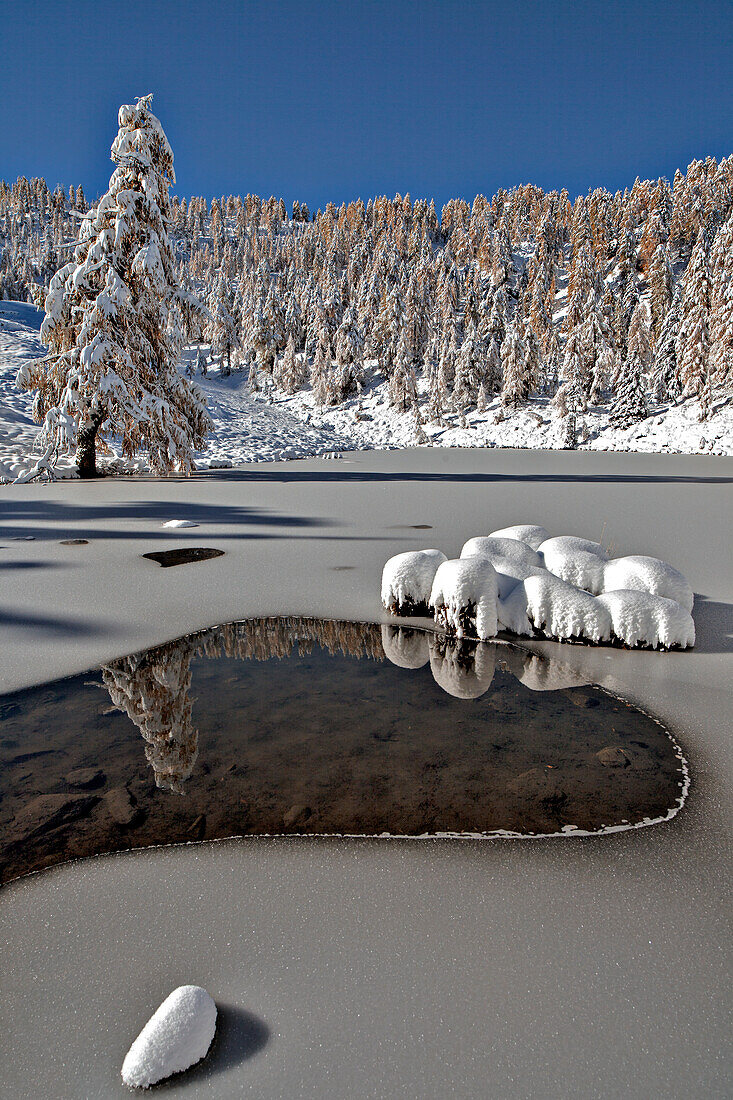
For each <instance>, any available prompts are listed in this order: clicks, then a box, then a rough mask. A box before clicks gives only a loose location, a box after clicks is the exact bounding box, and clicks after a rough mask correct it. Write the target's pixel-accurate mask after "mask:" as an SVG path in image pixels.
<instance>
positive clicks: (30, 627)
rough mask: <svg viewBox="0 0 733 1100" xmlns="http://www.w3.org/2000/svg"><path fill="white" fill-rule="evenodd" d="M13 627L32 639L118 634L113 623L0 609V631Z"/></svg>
mask: <svg viewBox="0 0 733 1100" xmlns="http://www.w3.org/2000/svg"><path fill="white" fill-rule="evenodd" d="M9 627H14V628H15V629H16V630H17V629H20V630H27V631H31V632H32V633H33V635H34V637H38V635H39V634H47V635H48V634H50V635H51V636H52V637H56V638H78V637H80V636H83V635H85V636H86V637H95V636H97V637H99V636H102V635H103V636H104V637H112V636H114V635H115V634H118V633H119V629H118V628H117V626H116V625H115V623H110V622H98V623H95V622H92V621H91V620H90V619H77V618H75V617H74V616H73V615H67V616H64V617H63V618H56V617H53V616H50V615H35V614H34V613H33V612H32V611H23V612H18V611H9V610H7V609H6V608H0V631H2V630H6V629H8V628H9Z"/></svg>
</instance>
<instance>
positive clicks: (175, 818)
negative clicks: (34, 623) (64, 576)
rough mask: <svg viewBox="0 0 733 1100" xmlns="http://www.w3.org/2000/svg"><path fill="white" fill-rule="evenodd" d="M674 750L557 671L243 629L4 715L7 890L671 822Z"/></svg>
mask: <svg viewBox="0 0 733 1100" xmlns="http://www.w3.org/2000/svg"><path fill="white" fill-rule="evenodd" d="M685 790H686V768H685V764H684V761H683V760H682V757H681V755H680V752H679V749H678V748H677V746H676V745H675V743H674V742H673V741H672V739H671V738H670V736H669V735H668V734H667V732H666V731H665V730H664V729H663V728H662V727H661V726H660V725H659V724H658V723H657V722H656V721H654V720H653V719H651V718H649V717H648V716H646V715H645V714H643V713H641V712H640V711H638V710H636V709H634V708H633V707H631V706H630V705H628V704H626V703H624V702H623V701H621V700H619V699H616V698H614V697H612V696H610V695H608V694H606V693H605V692H603V691H601V690H600V689H598V688H594V687H591V686H587V685H580V684H579V683H578V680H577V677H576V676H575V675H574V674H573V673H572V672H571V671H570V670H569V669H567V667H566V666H565V665H563V664H561V663H560V662H557V661H555V660H550V659H548V658H545V657H539V656H534V655H531V654H529V653H527V652H525V651H523V650H521V649H518V648H515V647H513V646H510V645H504V644H501V643H494V644H477V643H468V642H463V643H461V642H457V641H455V640H449V639H447V638H445V637H442V636H440V635H435V634H431V633H425V632H422V631H419V630H412V629H404V628H402V627H396V626H395V627H393V626H383V627H381V628H380V627H378V626H373V625H367V624H361V623H349V622H333V621H329V620H317V619H296V618H272V619H253V620H248V621H245V622H240V623H232V624H228V625H226V626H221V627H215V628H213V629H211V630H206V631H201V632H199V633H197V634H193V635H189V636H188V637H185V638H181V639H180V640H178V641H175V642H171V643H170V644H168V645H164V646H160V647H158V648H156V649H151V650H148V651H146V652H144V653H140V654H136V655H134V656H131V657H126V658H123V659H121V660H118V661H115V662H114V663H112V664H109V665H105V666H104V667H103V668H102V669H101V670H100V672H98V673H96V674H87V675H84V676H76V677H72V678H69V679H66V680H59V681H57V682H55V683H50V684H45V685H43V686H41V687H38V688H34V689H32V690H29V691H23V692H18V693H15V694H13V695H6V696H3V697H2V698H0V836H1V837H2V840H1V842H0V843H1V845H2V846H1V847H0V876H1V877H2V880H3V881H6V880H8V879H10V878H13V877H16V876H18V875H22V874H24V873H27V872H30V871H34V870H38V869H40V868H43V867H47V866H50V865H52V864H55V863H58V862H60V861H63V860H66V859H72V858H77V857H82V856H88V855H92V854H97V853H101V852H111V851H116V850H120V849H126V848H134V847H143V846H146V845H151V844H166V843H172V842H180V841H191V840H201V839H204V838H206V839H214V838H219V837H225V836H232V835H239V834H274V833H293V834H318V835H334V834H347V835H359V836H374V835H383V834H389V835H393V836H412V837H416V836H417V837H419V836H426V835H429V836H436V835H446V834H447V835H469V836H492V835H500V836H502V835H503V836H506V835H511V836H537V835H547V834H557V833H563V832H564V833H573V832H578V831H581V832H605V831H609V830H614V829H617V828H628V827H630V826H633V825H637V824H651V823H653V822H655V821H659V820H665V819H668V818H669V817H671V816H673V814H674V813H675V812H676V811H677V809H679V807H680V805H681V804H682V801H683V797H684V792H685Z"/></svg>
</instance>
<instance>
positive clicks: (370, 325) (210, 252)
mask: <svg viewBox="0 0 733 1100" xmlns="http://www.w3.org/2000/svg"><path fill="white" fill-rule="evenodd" d="M91 215H92V216H91V217H90V207H89V203H88V200H87V198H86V197H85V195H84V193H83V191H82V188H81V187H77V188H76V189H75V188H73V187H72V188H70V189H69V191H68V193H66V192H65V191H64V190H62V189H61V188H57V189H56V190H55V191H53V192H51V191H50V190H49V188H48V187H47V185H46V183H45V181H44V180H42V179H32V180H27V179H25V178H21V179H19V180H17V181H16V182H15V183H14V184H12V185H10V184H7V183H5V182H0V366H1V368H2V369H1V370H0V402H2V405H3V406H4V408H1V409H0V416H3V417H5V419H4V420H3V422H2V429H0V430H3V431H4V428H5V427H7V425H8V424H10V425H11V427H10V428H9V429H8V432H4V438H3V439H2V442H1V443H0V462H3V463H4V467H3V469H0V474H4V476H5V477H6V478H9V477H15V476H18V474H19V473H22V470H23V469H24V468H25V467H24V466H23V461H24V460H22V459H20V458H19V457H18V455H19V449H20V445H21V444H24V445H26V446H27V442H28V440H29V438H31V436H32V435H33V434H34V433H35V431H37V428H33V430H32V431H31V427H30V424H31V418H30V403H29V398H27V397H26V395H20V394H18V393H17V392H16V390H15V385H14V381H12V380H11V376H12V379H14V377H15V373H16V372H17V370H18V368H19V367H21V366H22V364H23V362H24V360H25V359H27V358H30V357H31V355H35V356H37V355H40V354H41V353H42V351H43V349H42V348H40V347H39V345H38V341H37V339H36V338H35V337H34V335H33V333H32V332H30V330H29V327H28V325H27V323H25V324H24V323H21V322H23V320H24V318H20V319H19V316H20V315H19V314H13V315H12V316H11V313H12V311H10V312H9V311H8V310H7V309H6V310H5V311H3V308H2V300H3V299H4V300H13V301H20V302H32V303H35V304H36V305H37V306H38V307H39V308H41V309H42V308H43V304H44V302H45V300H46V295H47V292H48V289H49V287H50V286H51V280H52V278H53V277H54V275H55V273H56V272H57V271H59V270H60V269H61V270H63V268H64V266H65V265H66V264H68V263H69V261H70V259H73V256H74V250H75V248H77V247H78V245H77V241H78V236H79V232H80V226H85V225H86V226H88V225H89V224H90V221H91V222H93V223H94V224H95V225H96V222H95V221H94V219H95V218H96V221H97V222H98V221H99V220H100V218H101V217H102V214H100V211H99V209H97V210H96V213H94V211H92V212H91ZM169 217H170V224H169V226H168V241H169V244H170V264H171V269H170V271H167V273H166V278H167V280H168V282H169V283H170V285H171V286H172V285H173V283H174V282H175V283H177V284H180V286H181V287H182V288H183V291H184V296H185V295H186V294H188V295H190V296H191V299H192V300H193V297H194V296H197V297H198V298H199V299H201V300H202V301H203V302H204V303H205V305H206V306H207V310H208V313H207V315H205V316H204V315H197V314H196V313H195V312H192V313H191V315H190V316H189V317H187V318H186V329H187V345H188V346H187V347H186V348H185V349H184V350H183V352H182V355H181V358H180V360H179V370H180V371H181V373H183V374H184V375H187V376H188V378H189V379H190V378H192V377H193V376H195V378H196V383H197V385H200V386H201V388H202V389H203V391H204V393H205V395H206V397H207V401H208V411H209V415H210V416H211V419H212V421H213V429H212V430H211V432H210V434H209V437H208V439H207V441H206V442H205V443H203V442H202V440H201V431H202V429H203V427H204V425H205V417H206V412H205V411H204V410H203V409H201V408H199V407H198V406H197V407H196V410H195V411H196V417H197V426H196V428H195V430H194V431H193V434H192V436H191V441H192V445H193V446H194V447H195V448H196V450H195V456H194V460H195V462H196V464H197V465H216V464H219V465H221V464H229V463H230V462H232V461H234V462H237V461H242V460H245V459H258V458H277V457H300V456H303V455H307V454H313V453H323V452H327V451H338V450H344V449H347V448H349V447H354V446H357V447H389V446H404V445H414V444H426V443H433V444H436V445H443V446H487V445H500V446H514V447H592V448H599V449H632V450H658V451H687V452H693V453H695V452H706V453H718V454H720V453H730V452H731V451H732V450H733V413H732V411H731V396H732V395H733V157H728V158H727V159H724V160H721V161H720V162H717V161H716V160H714V159H712V158H708V159H707V160H704V161H695V162H693V163H692V164H691V165H689V167H688V169H687V171H686V172H685V173H683V172H682V171H678V172H677V173H676V174H675V178H674V180H673V182H672V183H670V182H669V181H668V180H666V179H657V180H640V179H637V180H636V182H635V183H634V185H633V187H632V188H631V190H627V191H624V192H620V191H617V192H616V193H615V194H611V193H610V192H608V191H606V190H603V189H602V188H599V189H596V190H595V191H592V192H591V193H589V194H588V195H585V196H580V197H578V198H577V199H576V200H575V201H574V202H573V201H571V200H570V197H569V196H568V193H567V192H566V191H560V192H558V191H553V192H549V193H545V192H544V191H542V189H541V188H539V187H535V186H533V185H531V184H526V185H522V186H519V187H516V188H514V189H512V190H511V191H504V190H501V191H498V192H497V193H496V194H495V195H494V196H493V197H492V198H491V199H488V198H485V197H484V196H482V195H479V196H477V197H476V198H475V199H474V201H473V203H472V204H469V203H467V202H465V201H463V200H462V199H455V200H452V201H450V202H449V203H447V204H446V205H445V206H444V207H443V208H442V210H441V211H440V213H438V212H437V211H436V209H435V207H434V204H433V203H432V202H429V201H425V200H422V199H416V200H415V201H413V200H412V199H411V197H410V196H409V195H405V196H404V197H403V196H400V195H397V196H395V197H394V198H393V199H388V198H386V197H379V198H375V199H369V200H368V201H367V202H364V201H362V200H361V199H359V200H357V201H355V202H351V203H349V204H344V205H342V206H340V207H338V208H337V207H336V206H334V205H333V204H329V205H328V206H327V207H326V208H325V210H318V211H316V212H311V211H309V210H308V207H307V206H306V205H305V204H301V203H298V202H295V203H294V204H293V207H292V210H290V211H288V210H287V209H286V206H285V203H284V201H283V200H282V199H276V198H274V197H272V198H269V199H266V200H263V199H261V198H259V197H257V196H256V195H246V196H245V197H244V198H242V197H240V196H238V195H237V196H232V195H230V196H222V197H221V198H215V199H213V200H212V201H211V202H208V201H207V200H205V199H204V198H201V197H197V196H194V197H191V198H173V200H172V202H171V204H170V212H169ZM3 312H4V316H5V320H3ZM21 312H22V311H21ZM26 312H27V313H29V312H30V311H26ZM24 316H25V315H24ZM13 318H14V319H13ZM36 327H37V326H36ZM34 341H35V342H34ZM174 345H175V341H174ZM174 345H171V347H174ZM171 347H169V348H168V352H170V351H171ZM174 350H175V348H174ZM168 352H167V353H168ZM194 390H196V387H194ZM11 391H12V392H11ZM23 402H25V404H24V403H23ZM8 409H10V413H11V414H12V415H9V416H5V414H6V413H7V411H8ZM197 433H198V434H197ZM144 437H145V433H144V432H140V431H138V432H137V433H135V432H133V433H132V434H131V433H130V432H129V431H128V433H127V436H126V437H125V436H124V432H123V436H122V442H121V443H120V445H119V446H117V447H115V443H114V440H110V447H111V450H112V452H113V454H114V455H116V456H117V457H118V459H119V461H123V460H125V461H127V462H128V463H130V462H132V463H133V465H134V459H135V455H134V452H135V448H136V446H137V445H138V444H140V446H141V448H142V450H144V449H145V448H144V446H143V444H145V443H146V440H145V438H144ZM148 450H149V448H148ZM153 450H154V448H153ZM174 458H175V456H173V457H172V458H171V459H170V461H169V459H168V458H166V459H165V461H160V462H159V463H158V466H159V468H165V467H166V466H170V465H171V464H173V460H174ZM145 462H148V463H150V458H149V457H148V452H146V454H145V455H143V456H142V457H141V458H139V459H138V466H139V467H141V468H142V465H143V464H144V463H145ZM26 465H27V463H26ZM152 465H153V467H155V462H154V461H153V462H152ZM184 465H185V462H184Z"/></svg>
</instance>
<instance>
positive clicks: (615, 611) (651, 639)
mask: <svg viewBox="0 0 733 1100" xmlns="http://www.w3.org/2000/svg"><path fill="white" fill-rule="evenodd" d="M597 599H598V602H599V603H601V604H603V606H604V607H606V608H608V612H609V614H610V616H611V624H612V629H613V633H614V635H615V636H616V637H617V638H618V639H619V641H621V642H624V643H625V644H626V645H629V646H651V647H652V648H656V647H657V646H664V647H665V648H666V649H671V648H673V647H679V648H680V649H687V648H688V647H689V646H693V645H694V644H695V624H694V623H693V621H692V615H691V614H690V612H689V611H687V610H686V609H685V608H684V607H682V606H681V605H680V604H679V603H677V601H676V600H669V599H666V598H665V597H664V596H655V595H652V594H651V593H649V592H641V591H639V590H638V589H615V590H614V591H613V592H605V593H603V594H602V595H600V596H598V597H597Z"/></svg>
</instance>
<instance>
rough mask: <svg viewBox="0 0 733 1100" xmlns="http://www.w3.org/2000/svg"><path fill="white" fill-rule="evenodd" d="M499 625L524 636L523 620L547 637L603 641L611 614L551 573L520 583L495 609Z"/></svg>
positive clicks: (609, 632)
mask: <svg viewBox="0 0 733 1100" xmlns="http://www.w3.org/2000/svg"><path fill="white" fill-rule="evenodd" d="M499 616H500V620H501V622H502V624H503V625H504V626H506V628H507V629H508V630H513V631H514V633H515V634H527V633H528V630H527V628H526V626H525V619H526V620H528V621H529V625H530V626H533V627H534V628H535V630H539V631H542V632H543V633H544V634H547V635H548V636H549V637H553V638H561V639H565V640H569V639H571V638H583V639H585V640H586V641H588V642H607V641H608V640H609V639H610V637H611V615H610V612H609V611H608V608H606V607H604V605H603V604H602V603H600V602H599V601H598V599H597V598H596V597H595V596H591V595H590V593H588V592H585V591H583V589H581V588H576V587H575V585H572V584H568V583H567V581H563V580H561V579H560V578H559V577H555V576H553V575H552V574H551V573H544V574H538V575H537V576H533V577H527V579H526V580H524V581H521V582H520V584H518V585H517V587H516V588H515V590H514V591H513V592H512V593H511V595H510V596H509V598H508V599H507V600H505V601H504V602H503V603H502V604H501V606H500V608H499Z"/></svg>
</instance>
